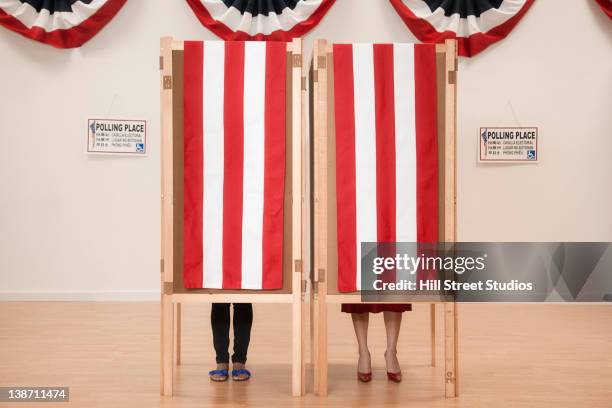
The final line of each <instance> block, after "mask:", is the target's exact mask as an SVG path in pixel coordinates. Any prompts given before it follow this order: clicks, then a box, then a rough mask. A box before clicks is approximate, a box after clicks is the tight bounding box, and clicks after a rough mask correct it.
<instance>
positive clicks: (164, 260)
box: [159, 37, 174, 395]
mask: <svg viewBox="0 0 612 408" xmlns="http://www.w3.org/2000/svg"><path fill="white" fill-rule="evenodd" d="M159 68H160V87H159V89H160V107H161V112H160V120H161V129H160V131H161V261H160V278H161V279H160V281H161V285H160V286H161V301H160V303H161V313H160V316H161V324H160V328H161V329H160V331H161V342H160V388H161V394H162V395H172V384H173V379H174V362H173V357H174V351H173V350H174V309H173V306H172V298H171V296H172V295H171V288H172V281H173V253H172V251H173V230H172V228H173V224H172V222H173V208H172V203H173V188H172V173H173V164H172V153H173V152H172V126H173V117H172V37H163V38H161V40H160V58H159ZM168 289H170V293H166V292H168Z"/></svg>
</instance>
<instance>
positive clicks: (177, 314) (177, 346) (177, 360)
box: [174, 303, 182, 365]
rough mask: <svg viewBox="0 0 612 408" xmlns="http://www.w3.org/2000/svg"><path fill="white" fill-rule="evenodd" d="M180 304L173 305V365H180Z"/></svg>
mask: <svg viewBox="0 0 612 408" xmlns="http://www.w3.org/2000/svg"><path fill="white" fill-rule="evenodd" d="M181 315H182V312H181V304H180V303H175V304H174V363H175V364H176V365H181V331H182V327H181V325H182V319H181V317H182V316H181Z"/></svg>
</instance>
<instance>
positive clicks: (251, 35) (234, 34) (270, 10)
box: [187, 0, 335, 41]
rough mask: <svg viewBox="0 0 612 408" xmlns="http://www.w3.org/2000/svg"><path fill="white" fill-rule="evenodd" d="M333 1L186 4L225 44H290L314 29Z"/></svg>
mask: <svg viewBox="0 0 612 408" xmlns="http://www.w3.org/2000/svg"><path fill="white" fill-rule="evenodd" d="M334 1H335V0H239V1H237V0H187V3H189V6H191V8H192V9H193V11H194V13H195V14H196V16H197V17H198V19H199V20H200V21H201V22H202V24H203V25H204V26H205V27H207V28H208V29H209V30H211V31H212V32H214V33H215V34H216V35H218V36H219V37H221V38H222V39H224V40H274V41H290V40H291V39H293V38H296V37H301V36H302V35H304V34H306V33H307V32H308V31H310V30H311V29H312V28H313V27H314V26H316V25H317V24H318V23H319V21H320V20H321V19H322V18H323V16H324V15H325V13H327V10H329V8H330V7H331V6H332V4H334Z"/></svg>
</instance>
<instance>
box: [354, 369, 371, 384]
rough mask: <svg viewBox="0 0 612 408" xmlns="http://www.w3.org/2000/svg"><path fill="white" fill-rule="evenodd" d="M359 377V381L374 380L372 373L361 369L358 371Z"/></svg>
mask: <svg viewBox="0 0 612 408" xmlns="http://www.w3.org/2000/svg"><path fill="white" fill-rule="evenodd" d="M357 378H358V379H359V381H361V382H364V383H367V382H370V381H372V373H371V372H369V373H360V372H359V371H357Z"/></svg>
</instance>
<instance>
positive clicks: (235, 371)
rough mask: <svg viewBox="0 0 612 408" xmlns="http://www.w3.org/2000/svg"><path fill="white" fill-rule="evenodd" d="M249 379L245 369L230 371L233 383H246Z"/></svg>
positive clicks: (248, 373) (248, 372)
mask: <svg viewBox="0 0 612 408" xmlns="http://www.w3.org/2000/svg"><path fill="white" fill-rule="evenodd" d="M242 374H246V378H238V376H239V375H242ZM249 378H251V372H250V371H249V370H247V369H246V368H241V369H239V370H232V380H234V381H246V380H248V379H249Z"/></svg>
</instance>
